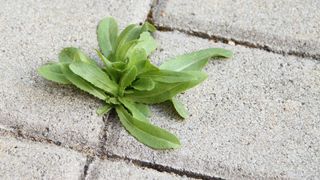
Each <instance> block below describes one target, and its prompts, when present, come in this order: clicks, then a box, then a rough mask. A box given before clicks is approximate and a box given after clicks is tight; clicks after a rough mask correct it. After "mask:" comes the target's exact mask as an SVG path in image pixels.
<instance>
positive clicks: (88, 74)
mask: <svg viewBox="0 0 320 180" xmlns="http://www.w3.org/2000/svg"><path fill="white" fill-rule="evenodd" d="M69 67H70V69H71V71H72V72H73V73H75V74H77V75H78V76H80V77H82V78H83V79H85V80H87V81H88V82H90V83H91V84H93V85H95V86H96V87H98V88H100V89H102V90H104V91H105V92H108V93H110V94H113V95H116V94H117V92H118V85H117V84H116V83H115V82H113V81H112V80H111V79H110V78H109V77H108V75H107V74H106V73H105V72H103V71H102V70H101V69H100V68H99V67H98V66H96V65H92V64H86V63H82V62H74V63H71V64H70V66H69Z"/></svg>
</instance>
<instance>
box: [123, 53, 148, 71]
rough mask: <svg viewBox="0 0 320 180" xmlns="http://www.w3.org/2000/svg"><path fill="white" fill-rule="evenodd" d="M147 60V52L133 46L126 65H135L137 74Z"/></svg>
mask: <svg viewBox="0 0 320 180" xmlns="http://www.w3.org/2000/svg"><path fill="white" fill-rule="evenodd" d="M146 61H147V54H146V51H145V50H144V49H141V48H135V49H134V50H133V51H132V53H131V54H130V56H129V62H128V67H131V66H136V68H137V72H138V74H140V73H141V71H142V70H143V69H144V67H145V65H146Z"/></svg>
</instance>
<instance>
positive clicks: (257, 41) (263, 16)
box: [153, 0, 320, 58]
mask: <svg viewBox="0 0 320 180" xmlns="http://www.w3.org/2000/svg"><path fill="white" fill-rule="evenodd" d="M319 8H320V1H316V0H306V1H303V2H301V1H299V0H290V1H286V0H263V1H261V0H224V1H219V0H197V1H191V2H189V1H184V0H174V1H169V0H164V1H159V5H158V6H157V7H156V8H155V10H154V15H153V16H154V20H155V22H156V24H158V25H160V26H164V27H171V28H176V29H182V30H187V31H194V32H201V33H205V34H207V35H213V36H216V37H222V38H226V39H233V40H236V41H238V42H241V43H245V44H248V43H249V44H253V45H258V46H259V47H266V48H269V49H271V50H273V51H279V52H286V53H294V54H297V53H298V54H301V55H308V56H312V57H316V58H320V49H319V47H320V11H319Z"/></svg>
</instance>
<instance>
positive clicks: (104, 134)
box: [97, 112, 111, 156]
mask: <svg viewBox="0 0 320 180" xmlns="http://www.w3.org/2000/svg"><path fill="white" fill-rule="evenodd" d="M110 113H111V112H109V113H107V114H106V115H104V116H103V117H102V121H103V128H102V130H101V132H100V143H99V149H98V152H97V153H98V156H99V155H101V156H102V155H103V154H105V146H106V143H107V130H108V124H107V121H108V119H109V118H110Z"/></svg>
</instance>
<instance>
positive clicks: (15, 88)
mask: <svg viewBox="0 0 320 180" xmlns="http://www.w3.org/2000/svg"><path fill="white" fill-rule="evenodd" d="M151 1H152V0H144V1H134V0H126V1H125V0H120V1H116V0H107V1H102V0H93V1H84V0H77V1H76V0H71V1H63V0H54V1H49V0H44V1H37V0H29V1H23V0H16V1H9V0H0V4H1V8H0V37H1V39H0V44H1V45H0V61H1V63H0V99H1V100H0V179H13V178H17V179H21V178H26V179H185V178H187V177H189V178H190V177H203V178H210V177H211V178H213V177H216V178H219V177H221V178H226V179H319V178H320V173H319V172H320V61H318V60H312V59H309V58H301V57H298V56H284V55H280V54H274V53H270V52H267V51H264V50H258V49H257V48H254V47H255V46H257V47H266V48H270V49H271V50H273V51H276V52H286V53H296V54H298V55H299V56H303V55H307V56H312V57H313V58H317V57H320V56H319V54H320V53H319V52H320V51H319V47H320V41H319V37H320V31H319V29H320V24H319V22H320V14H319V11H318V9H319V7H320V4H319V2H318V1H313V0H307V1H304V2H303V3H302V2H301V1H297V0H292V1H283V0H280V1H275V0H272V1H257V0H256V1H243V0H236V1H232V0H226V1H216V0H198V1H188V2H187V1H182V0H174V1H173V0H165V1H158V4H157V5H156V7H154V9H153V19H154V21H155V23H156V24H157V25H159V26H163V27H169V28H173V29H180V30H182V31H184V32H201V33H203V35H204V36H217V37H222V38H225V39H233V40H236V41H238V42H240V43H242V44H244V46H240V45H238V46H235V45H232V44H234V43H232V41H230V44H231V45H227V44H222V43H214V42H213V41H208V40H206V39H201V38H197V37H194V36H189V35H186V34H181V33H179V32H158V33H156V34H155V37H156V38H157V39H158V40H159V45H160V47H159V48H158V50H157V52H156V53H155V54H154V55H153V56H152V60H153V62H154V63H156V64H160V63H161V62H163V61H164V60H165V59H166V58H167V57H171V56H174V55H177V54H182V53H186V52H190V51H193V50H199V49H202V48H206V47H224V48H227V49H230V50H232V51H233V52H234V53H235V56H234V58H232V59H229V60H219V61H213V62H210V63H209V64H208V66H207V67H206V69H205V71H206V72H207V73H208V74H209V77H208V79H207V80H206V81H205V82H204V83H203V84H202V85H200V86H198V87H197V88H195V89H192V90H190V91H188V92H186V93H184V94H182V95H180V96H179V99H180V100H181V101H182V102H183V103H184V104H186V106H187V108H188V110H189V112H190V114H191V116H190V117H189V118H187V119H186V120H184V121H183V120H182V119H180V118H179V117H178V116H177V114H176V113H175V112H174V111H173V109H172V107H171V105H169V104H161V105H155V106H153V107H152V111H153V116H152V117H151V121H152V122H153V123H154V124H157V125H159V126H161V127H163V128H166V129H168V130H169V131H171V132H173V133H174V134H177V135H178V137H179V138H180V139H181V142H182V144H183V145H182V147H181V149H178V150H168V151H156V150H152V149H150V148H148V147H146V146H144V145H142V144H141V143H139V142H137V141H136V140H135V139H134V138H133V137H132V136H130V135H129V134H128V133H127V132H126V131H125V130H124V128H123V127H121V126H120V124H119V122H118V120H117V118H116V117H114V116H112V115H111V116H110V118H108V119H107V120H106V122H107V127H106V132H104V130H105V124H104V122H103V121H102V118H101V117H98V116H97V115H96V113H95V110H96V108H97V107H98V106H99V105H100V102H99V100H97V99H95V98H92V97H91V96H89V95H87V94H85V93H83V92H81V91H80V90H78V89H76V88H73V87H69V86H60V85H57V84H55V83H51V82H48V81H47V80H44V79H42V78H41V77H39V75H37V73H36V69H37V68H38V67H39V66H40V65H42V64H44V63H47V62H49V61H51V60H57V57H58V53H59V51H60V50H61V49H62V48H63V47H66V46H75V47H81V49H83V50H84V51H85V52H87V53H88V54H89V55H90V56H91V57H93V58H97V57H96V55H95V53H94V49H95V48H97V47H98V45H97V41H96V35H95V32H96V25H97V23H98V21H99V20H100V19H102V18H103V17H106V16H109V15H111V16H114V17H115V18H116V19H118V20H119V22H120V26H121V27H124V26H125V25H127V24H128V23H140V22H143V21H145V19H146V18H147V15H148V13H149V10H150V5H151ZM249 44H252V45H254V46H253V48H248V47H249V46H251V45H249ZM245 46H247V47H245ZM104 133H107V134H106V135H107V137H103V138H102V136H103V135H104ZM14 136H18V139H19V140H17V139H15V138H14ZM105 139H106V140H107V142H104V140H105ZM104 143H105V144H104ZM104 148H105V149H104ZM104 150H106V151H107V152H105V151H104ZM76 151H77V152H76ZM105 153H107V154H105ZM88 155H89V156H92V158H93V161H92V162H91V161H90V159H91V158H88ZM107 155H109V156H107ZM110 156H111V157H116V158H113V160H110V159H108V158H109V157H110ZM132 159H135V160H137V161H135V162H139V163H135V164H132V163H130V162H128V161H130V160H132ZM140 163H141V164H140ZM142 164H143V166H148V168H147V167H142ZM155 167H156V169H160V170H162V169H161V168H163V170H164V171H170V172H172V173H166V172H159V171H157V170H155V169H152V168H155ZM177 174H179V175H177ZM180 175H185V176H186V177H185V176H180Z"/></svg>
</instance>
